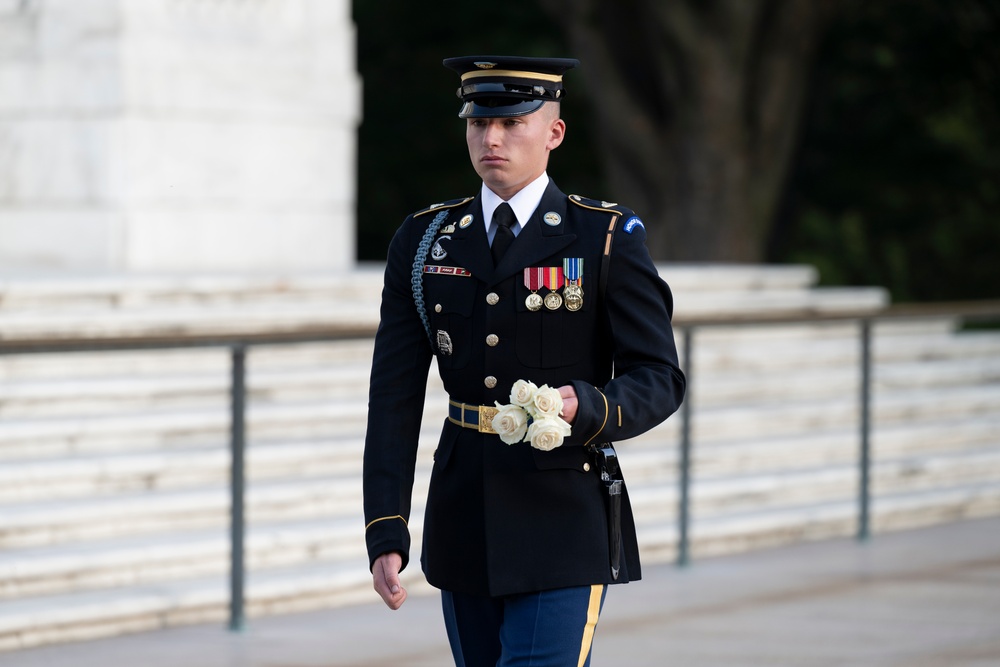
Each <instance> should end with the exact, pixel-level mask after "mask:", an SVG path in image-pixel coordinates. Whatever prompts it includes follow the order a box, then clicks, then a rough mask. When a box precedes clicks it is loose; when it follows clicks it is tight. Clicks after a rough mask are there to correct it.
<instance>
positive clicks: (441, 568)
mask: <svg viewBox="0 0 1000 667" xmlns="http://www.w3.org/2000/svg"><path fill="white" fill-rule="evenodd" d="M442 210H447V211H448V217H447V219H446V220H445V221H444V222H443V224H442V230H441V232H439V233H438V234H437V236H436V242H437V243H438V244H439V245H440V248H441V249H443V250H444V251H445V253H446V255H445V256H444V257H443V258H441V259H438V260H435V259H434V258H433V257H432V256H431V255H430V254H428V257H427V265H428V266H435V265H436V266H441V267H459V268H462V269H466V270H467V271H468V272H471V275H469V276H463V275H454V274H453V273H451V274H450V273H445V272H441V273H423V289H424V299H425V303H426V312H427V317H428V318H429V324H430V329H431V333H432V334H435V335H436V333H437V331H439V330H440V331H445V332H447V333H448V336H449V337H450V339H451V341H452V344H453V350H452V352H451V354H448V355H443V354H439V355H438V356H437V363H438V367H439V370H440V374H441V378H442V380H443V382H444V387H445V389H446V390H447V392H448V394H449V395H450V396H451V398H452V399H453V400H455V401H458V402H462V403H469V404H473V405H489V406H492V405H493V404H494V402H495V401H498V402H499V403H500V404H501V405H503V404H506V403H508V402H509V393H510V388H511V385H512V384H513V383H514V382H515V381H516V380H518V379H524V380H530V381H532V382H534V383H535V384H537V385H538V386H541V385H543V384H547V385H549V386H550V387H559V386H561V385H564V384H569V383H572V384H573V386H574V388H575V389H576V393H577V395H578V397H579V400H580V406H579V411H578V413H577V416H576V419H575V422H574V423H573V425H572V429H573V432H572V435H571V436H569V437H568V438H567V439H566V441H565V443H564V444H563V445H562V446H561V447H559V448H557V449H554V450H552V451H549V452H543V451H540V450H536V449H534V448H532V447H531V446H530V445H529V444H528V443H518V444H515V445H506V444H504V443H503V442H502V441H501V440H500V438H499V437H498V436H497V435H493V434H483V433H479V432H478V431H477V430H474V429H469V428H463V427H461V426H458V425H456V424H453V423H451V422H449V421H447V420H446V421H445V423H444V425H443V429H442V433H441V438H440V441H439V443H438V447H437V450H436V451H435V454H434V466H433V470H432V473H431V480H430V488H429V493H428V498H427V507H426V510H425V516H424V547H423V555H422V558H421V561H422V564H423V569H424V573H425V575H426V577H427V580H428V581H429V582H430V583H431V584H432V585H433V586H436V587H438V588H441V589H445V590H450V591H454V592H464V593H470V594H481V595H492V596H501V595H510V594H516V593H523V592H530V591H539V590H546V589H552V588H562V587H567V586H583V585H592V584H601V583H614V581H613V580H612V577H611V571H610V567H609V558H608V527H607V522H608V517H607V511H606V508H605V496H606V492H605V490H604V487H603V485H602V483H601V481H600V479H599V476H598V474H597V472H596V469H595V467H594V466H593V464H592V463H591V458H590V455H589V453H588V451H587V450H586V448H585V447H584V445H585V444H587V443H602V442H611V441H619V440H624V439H626V438H631V437H634V436H637V435H639V434H641V433H643V432H644V431H646V430H648V429H650V428H652V427H653V426H655V425H657V424H659V423H660V422H662V421H663V420H664V419H666V418H667V417H668V416H669V415H670V414H671V413H673V412H674V411H675V410H676V409H677V407H678V406H679V404H680V402H681V399H682V397H683V393H684V385H685V381H684V375H683V374H682V372H681V370H680V368H679V366H678V363H677V351H676V347H675V345H674V338H673V332H672V329H671V325H670V317H671V312H672V308H673V301H672V297H671V294H670V290H669V288H668V287H667V285H666V283H664V282H663V280H661V279H660V278H659V276H658V275H657V273H656V269H655V268H654V266H653V262H652V261H651V259H650V257H649V253H648V251H647V250H646V246H645V229H644V228H643V226H642V225H641V224H636V223H635V221H634V220H633V221H632V223H631V224H628V223H629V221H630V220H631V219H632V218H633V216H634V214H633V213H632V212H631V211H629V210H628V209H625V208H623V207H619V206H616V205H614V204H608V203H606V202H599V201H594V200H589V199H583V198H580V197H577V196H576V195H573V196H572V197H567V196H566V195H564V194H563V193H562V192H560V191H559V189H558V188H556V186H555V184H554V183H552V182H551V181H550V183H549V186H548V188H547V189H546V191H545V194H544V196H543V197H542V200H541V203H540V204H539V206H538V208H537V209H536V211H535V213H534V214H533V216H532V218H531V220H530V221H529V222H528V223H527V224H526V225H525V226H524V228H523V229H522V230H521V232H520V234H519V235H518V236H517V238H516V239H515V240H514V242H513V244H512V245H511V246H510V249H509V250H508V251H507V254H506V255H505V256H504V258H503V260H502V261H501V262H500V265H499V266H497V267H496V268H495V269H494V267H493V262H492V260H491V258H490V249H489V243H488V241H487V236H486V231H485V225H484V223H483V213H482V207H481V204H480V200H479V197H476V198H474V199H468V200H462V201H455V202H450V203H447V204H444V205H438V206H435V207H432V208H431V209H428V210H427V211H422V212H420V213H416V214H414V215H411V216H409V217H408V218H407V219H406V220H405V221H404V223H403V225H402V226H401V227H400V228H399V230H398V231H397V233H396V235H395V237H394V239H393V241H392V243H391V245H390V246H389V254H388V261H387V265H386V271H385V287H384V290H383V292H382V309H381V324H380V325H379V329H378V334H377V336H376V339H375V353H374V360H373V365H372V374H371V392H370V396H369V414H368V431H367V436H366V443H365V457H364V505H365V521H366V523H367V524H368V527H367V529H366V537H367V544H368V552H369V558H370V561H371V562H374V560H375V559H376V558H377V557H378V556H379V555H380V554H383V553H386V552H390V551H398V552H400V553H402V554H403V564H404V567H405V565H406V563H407V562H408V558H409V555H408V554H409V547H410V536H409V532H408V529H407V524H406V521H408V520H409V516H410V497H411V490H412V487H413V478H414V463H415V460H416V452H417V434H418V430H419V428H420V422H421V416H422V413H423V405H424V395H425V388H426V378H427V373H428V368H429V364H430V361H431V358H432V356H433V355H434V354H435V353H436V350H435V349H434V346H432V344H431V343H430V342H429V339H428V336H427V333H426V331H425V329H424V326H423V324H422V322H421V319H420V317H419V315H418V311H417V309H416V307H415V305H414V296H413V291H412V285H411V272H412V265H413V259H414V255H415V254H416V251H417V247H418V244H419V243H420V240H421V238H422V236H423V235H424V233H425V231H426V230H427V228H428V226H429V225H430V223H431V221H432V219H433V218H435V216H436V215H437V214H439V213H440V212H441V211H442ZM550 212H554V213H556V214H557V215H558V216H559V223H558V224H556V225H550V224H547V223H546V222H545V221H544V219H543V216H545V214H547V213H550ZM468 215H471V216H472V217H473V220H472V222H471V224H468V225H467V226H465V227H462V226H461V225H460V222H461V220H462V219H463V218H464V217H465V216H468ZM548 217H549V220H553V219H554V217H553V216H548ZM612 221H614V222H615V230H614V238H613V243H612V244H611V254H610V264H609V267H610V268H609V273H608V280H607V291H606V294H605V297H604V299H603V300H602V299H600V298H599V295H598V293H599V290H598V284H599V283H598V280H599V273H600V270H601V258H602V255H603V253H604V251H605V247H606V243H607V241H608V229H609V227H610V226H611V223H612ZM449 225H453V226H454V230H451V229H448V226H449ZM435 254H436V255H437V256H438V257H440V255H441V253H440V252H438V253H435ZM567 257H568V258H576V257H582V258H583V259H584V265H583V284H582V287H583V291H584V298H583V307H582V309H580V310H579V311H576V312H571V311H569V310H567V309H566V308H565V306H564V307H562V308H560V309H559V310H557V311H550V310H549V309H547V308H545V307H543V308H542V309H541V310H539V311H537V312H532V311H530V310H529V309H528V308H527V306H526V305H525V298H526V297H527V296H528V294H529V290H528V288H527V287H525V285H524V280H523V269H524V268H525V267H548V266H560V267H561V266H562V265H563V258H567ZM459 273H462V272H459ZM547 293H548V290H547V289H546V288H544V287H543V288H542V289H541V290H540V291H539V294H541V295H543V296H544V295H545V294H547ZM490 334H494V335H495V336H497V339H498V340H497V341H496V344H495V345H492V346H491V345H488V344H487V336H489V335H490ZM488 378H495V379H496V384H495V386H493V387H490V386H488V385H490V384H492V381H491V380H488ZM441 407H444V406H441ZM624 458H625V461H624V464H625V465H624V466H623V467H624V468H625V471H626V478H627V464H628V458H627V455H626V456H625V457H624ZM621 528H622V547H621V548H622V564H621V573H620V575H619V577H618V580H617V581H618V582H619V583H620V582H627V581H629V580H636V579H639V577H640V570H639V558H638V550H637V545H636V536H635V525H634V521H633V518H632V511H631V507H630V506H629V503H628V496H627V493H626V494H625V495H624V498H623V502H622V522H621Z"/></svg>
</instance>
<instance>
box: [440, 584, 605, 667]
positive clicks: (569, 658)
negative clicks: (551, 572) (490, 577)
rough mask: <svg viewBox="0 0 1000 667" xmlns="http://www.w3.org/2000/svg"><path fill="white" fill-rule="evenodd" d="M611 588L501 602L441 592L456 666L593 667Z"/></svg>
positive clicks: (583, 588)
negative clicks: (597, 632) (599, 622)
mask: <svg viewBox="0 0 1000 667" xmlns="http://www.w3.org/2000/svg"><path fill="white" fill-rule="evenodd" d="M607 589H608V587H607V586H604V585H596V586H580V587H576V588H560V589H556V590H551V591H541V592H538V593H526V594H523V595H511V596H508V597H502V598H491V597H482V596H477V595H465V594H463V593H451V592H449V591H441V603H442V606H443V608H444V622H445V627H446V628H447V630H448V641H449V643H450V644H451V652H452V655H453V656H454V657H455V666H456V667H589V666H590V647H591V644H592V643H593V641H594V629H595V628H596V627H597V619H598V618H599V617H600V615H601V608H602V607H603V606H604V596H605V594H606V593H607Z"/></svg>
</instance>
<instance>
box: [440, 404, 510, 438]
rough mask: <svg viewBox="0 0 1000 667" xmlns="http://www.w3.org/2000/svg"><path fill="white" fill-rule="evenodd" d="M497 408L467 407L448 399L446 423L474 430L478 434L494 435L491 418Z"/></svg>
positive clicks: (487, 406) (484, 406) (486, 406)
mask: <svg viewBox="0 0 1000 667" xmlns="http://www.w3.org/2000/svg"><path fill="white" fill-rule="evenodd" d="M497 412H499V410H497V408H495V407H493V406H490V405H469V404H468V403H459V402H457V401H453V400H451V399H448V421H450V422H451V423H452V424H456V425H458V426H461V427H462V428H474V429H476V430H477V431H479V432H480V433H492V434H496V431H494V430H493V417H495V416H496V414H497Z"/></svg>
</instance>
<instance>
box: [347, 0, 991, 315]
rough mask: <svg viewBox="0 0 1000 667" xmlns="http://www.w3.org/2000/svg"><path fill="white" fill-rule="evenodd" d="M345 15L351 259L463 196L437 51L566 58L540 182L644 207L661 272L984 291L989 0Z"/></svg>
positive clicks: (368, 6)
mask: <svg viewBox="0 0 1000 667" xmlns="http://www.w3.org/2000/svg"><path fill="white" fill-rule="evenodd" d="M387 16H391V17H392V20H386V17H387ZM354 17H355V20H356V21H357V25H358V47H359V48H358V54H359V58H358V68H359V71H360V72H361V74H362V78H363V79H364V81H365V86H364V108H365V113H364V120H363V122H362V124H361V129H360V133H359V135H358V136H359V146H360V157H359V160H358V167H359V169H358V175H359V181H358V182H359V188H358V197H359V199H358V202H359V204H358V212H359V220H363V221H364V224H362V225H360V226H359V245H358V252H359V257H361V258H363V259H380V258H382V257H383V255H384V248H385V246H386V243H387V241H388V239H389V238H390V235H391V233H392V231H393V230H394V229H395V225H397V224H398V220H399V218H400V215H401V213H400V212H401V211H410V210H414V209H417V208H419V207H421V206H423V205H424V202H425V201H426V202H427V203H428V204H429V203H432V202H433V201H436V200H437V199H448V198H452V197H458V196H464V195H467V194H471V193H473V192H474V190H475V187H476V182H475V180H474V179H473V178H471V177H470V173H469V169H468V164H467V160H466V154H465V150H464V143H463V136H464V135H463V131H464V129H463V125H462V123H461V121H459V120H457V119H456V118H455V114H456V113H457V111H456V110H457V107H456V102H455V98H453V97H451V96H449V95H447V94H445V93H447V92H451V91H452V89H454V88H457V86H456V84H455V82H454V81H453V79H454V76H453V74H452V72H450V71H449V70H445V69H444V68H443V67H441V66H440V60H441V58H442V57H445V56H448V55H450V54H465V53H524V54H528V55H539V56H541V55H553V54H567V55H571V56H573V57H576V58H579V59H580V61H581V68H580V69H579V70H576V71H572V72H570V73H569V74H568V75H567V77H566V86H567V88H568V90H569V95H570V97H569V98H568V102H567V103H566V104H564V105H563V115H564V117H565V118H566V120H567V123H568V126H569V135H568V140H567V142H566V143H564V144H563V146H562V147H560V149H559V150H558V151H556V152H555V154H554V155H553V158H552V166H551V168H550V172H551V173H552V175H553V177H554V178H555V179H556V181H557V182H558V183H559V184H560V187H561V188H562V189H563V190H564V191H565V192H578V193H581V194H584V195H591V196H593V197H597V198H610V199H612V200H614V201H621V202H623V203H625V204H626V205H628V206H630V207H632V208H634V209H635V210H636V211H637V212H639V214H640V215H642V217H643V219H644V220H645V222H646V223H647V227H648V228H649V236H650V246H651V249H652V251H653V252H654V255H655V256H656V257H657V258H658V259H662V260H673V261H682V262H692V261H696V262H775V263H807V264H811V265H814V266H816V267H818V269H819V273H820V280H821V281H822V283H823V284H831V285H833V284H836V285H883V286H885V287H887V288H888V289H889V291H890V292H891V294H892V296H893V299H894V300H897V301H911V300H920V301H926V300H942V299H960V298H983V297H990V296H992V297H995V296H997V295H998V294H1000V261H998V256H997V252H996V248H997V247H1000V186H998V185H997V184H998V183H1000V8H998V6H997V4H996V3H995V2H991V1H990V0H959V1H957V2H943V1H938V0H887V1H885V2H863V1H856V0H843V1H838V2H824V1H822V0H820V1H818V2H795V1H775V2H738V1H737V2H708V3H699V2H658V1H654V0H645V1H643V0H625V1H617V0H615V1H612V0H603V1H602V0H541V1H539V2H525V3H516V4H515V5H513V6H506V7H505V8H504V10H503V11H497V9H496V8H495V7H494V6H491V5H489V4H469V3H460V2H457V1H455V2H450V3H449V2H443V3H435V5H434V9H433V11H428V10H427V9H426V8H424V7H420V6H416V5H413V4H412V3H407V2H400V1H397V2H378V3H371V2H355V3H354ZM429 90H433V91H438V92H437V93H436V94H428V92H429ZM415 163H417V164H419V168H414V164H415Z"/></svg>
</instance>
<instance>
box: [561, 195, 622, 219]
mask: <svg viewBox="0 0 1000 667" xmlns="http://www.w3.org/2000/svg"><path fill="white" fill-rule="evenodd" d="M569 200H570V201H571V202H573V203H574V204H576V205H577V206H580V207H582V208H589V209H590V210H592V211H606V212H608V213H618V214H619V215H620V214H622V213H624V212H625V211H624V207H623V206H619V205H618V204H616V203H615V202H613V201H603V200H600V199H589V198H587V197H581V196H580V195H570V196H569ZM616 207H617V208H616Z"/></svg>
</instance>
